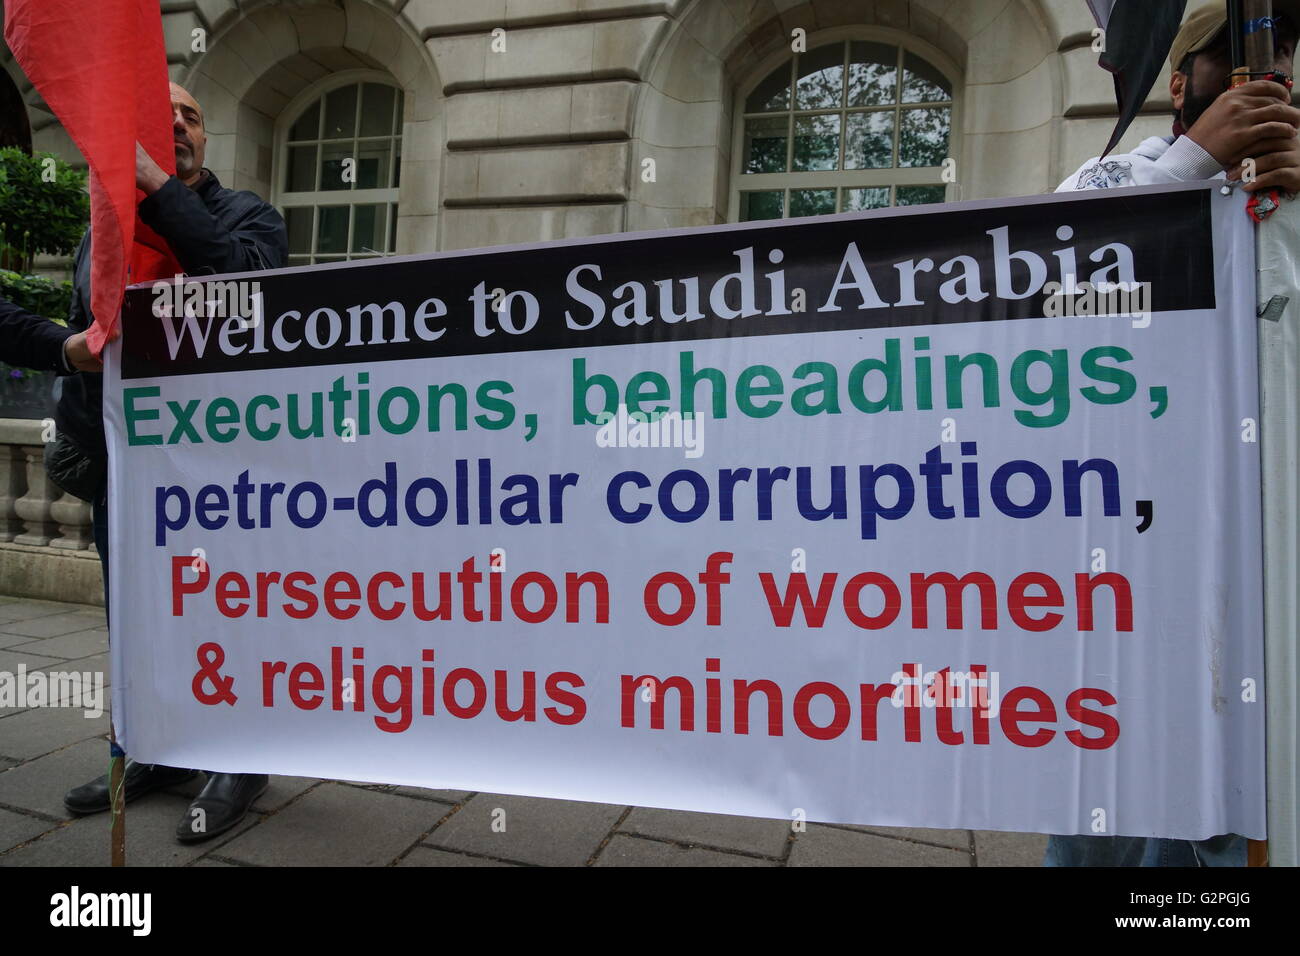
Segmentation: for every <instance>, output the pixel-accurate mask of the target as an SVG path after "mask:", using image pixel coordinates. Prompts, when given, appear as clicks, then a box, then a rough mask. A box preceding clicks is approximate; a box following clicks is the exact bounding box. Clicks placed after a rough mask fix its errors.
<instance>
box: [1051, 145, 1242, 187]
mask: <svg viewBox="0 0 1300 956" xmlns="http://www.w3.org/2000/svg"><path fill="white" fill-rule="evenodd" d="M1226 175H1227V174H1226V173H1225V172H1224V170H1223V166H1222V165H1220V163H1219V161H1218V160H1217V159H1215V158H1214V157H1213V156H1211V155H1210V154H1209V153H1207V152H1206V151H1205V150H1204V149H1203V148H1202V147H1201V146H1200V145H1199V144H1198V143H1197V142H1195V141H1194V140H1192V139H1189V138H1188V137H1186V136H1179V137H1178V138H1177V139H1174V137H1172V136H1168V137H1164V138H1162V137H1159V136H1152V137H1150V138H1149V139H1145V140H1143V141H1142V142H1141V143H1140V144H1138V147H1137V148H1136V149H1135V150H1133V152H1131V153H1122V154H1119V155H1112V156H1107V157H1106V158H1105V159H1099V158H1097V157H1093V158H1092V159H1090V160H1088V161H1087V162H1086V163H1084V164H1083V166H1081V167H1080V168H1079V171H1078V172H1076V173H1075V174H1074V175H1073V176H1071V177H1070V178H1069V179H1067V180H1066V181H1065V182H1063V183H1061V185H1060V186H1058V187H1056V191H1057V192H1058V193H1065V192H1073V191H1074V190H1076V189H1113V188H1115V187H1117V186H1155V185H1158V184H1160V183H1184V182H1193V181H1196V180H1201V179H1223V178H1225V176H1226Z"/></svg>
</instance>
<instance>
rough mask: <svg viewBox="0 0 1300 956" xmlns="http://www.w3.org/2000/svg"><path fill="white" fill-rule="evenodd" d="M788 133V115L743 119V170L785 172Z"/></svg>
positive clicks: (748, 171)
mask: <svg viewBox="0 0 1300 956" xmlns="http://www.w3.org/2000/svg"><path fill="white" fill-rule="evenodd" d="M789 135H790V117H789V116H774V117H772V118H771V119H768V118H767V117H763V118H762V119H749V120H745V172H747V173H783V172H785V149H786V140H787V138H788V137H789Z"/></svg>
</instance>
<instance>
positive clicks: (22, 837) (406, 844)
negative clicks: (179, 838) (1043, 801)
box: [0, 596, 1047, 867]
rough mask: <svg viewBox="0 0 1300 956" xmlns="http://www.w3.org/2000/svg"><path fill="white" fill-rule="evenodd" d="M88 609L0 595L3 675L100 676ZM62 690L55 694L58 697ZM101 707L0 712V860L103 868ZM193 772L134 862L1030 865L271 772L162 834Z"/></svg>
mask: <svg viewBox="0 0 1300 956" xmlns="http://www.w3.org/2000/svg"><path fill="white" fill-rule="evenodd" d="M107 642H108V632H107V630H106V629H105V627H104V612H103V610H102V609H100V608H94V607H84V606H81V605H75V604H58V603H53V602H46V601H30V600H23V599H16V598H8V597H3V596H0V671H10V672H12V671H14V670H15V669H16V668H17V666H18V665H19V664H25V665H26V666H27V668H28V670H29V671H30V670H35V669H42V670H61V671H82V672H86V671H88V672H92V673H103V680H104V687H105V698H107V688H108V684H109V681H108V676H109V675H108V674H107V673H106V669H107V666H108V661H107V655H106V652H107V648H108V643H107ZM64 696H66V695H64ZM107 729H108V717H107V714H104V715H101V716H98V717H95V718H92V719H87V718H86V717H85V716H83V714H82V712H81V711H80V710H79V709H72V708H68V707H31V708H27V709H18V708H0V866H107V865H108V828H109V820H108V815H107V814H98V815H95V816H90V817H73V816H72V815H71V814H69V813H68V812H67V811H66V810H65V809H64V808H63V793H64V791H65V790H67V789H68V788H69V787H72V786H76V785H78V784H81V783H84V782H86V781H87V780H89V779H91V778H92V777H95V776H97V775H98V774H101V773H103V772H104V770H105V766H106V763H107V760H106V758H107V751H108V748H107V745H106V743H105V734H106V733H107ZM201 786H202V782H201V779H195V780H192V781H189V782H187V783H185V784H182V785H179V786H176V787H172V788H170V789H168V790H166V791H160V792H156V793H152V794H149V795H147V796H145V797H142V798H140V799H139V800H137V801H134V802H133V803H132V804H131V805H130V807H129V808H128V810H127V861H128V862H129V863H132V864H135V865H143V866H392V865H396V866H602V867H603V866H1038V865H1040V864H1041V862H1042V858H1043V851H1044V848H1045V846H1046V843H1047V838H1046V837H1045V836H1042V835H1040V834H1034V833H1001V832H986V831H970V830H921V829H915V828H895V829H890V828H888V827H875V826H832V825H824V824H816V823H813V824H807V825H806V826H805V827H803V828H802V829H800V830H798V831H796V830H795V828H794V827H793V826H792V825H791V822H790V821H788V820H764V819H756V818H753V817H737V816H727V815H724V814H712V813H689V812H685V811H677V810H657V809H651V808H647V807H624V806H611V805H609V804H602V803H579V802H575V801H571V800H545V799H541V798H535V797H519V796H508V795H503V794H492V793H469V792H465V791H456V790H420V789H418V788H415V787H399V786H387V785H377V784H365V783H356V782H349V781H337V780H315V779H309V778H305V777H272V778H271V786H270V787H269V788H268V789H267V791H266V793H264V794H263V795H262V796H261V797H260V798H258V800H257V801H256V802H255V803H254V804H253V809H252V810H251V811H250V812H249V814H248V816H247V817H246V818H245V819H244V821H243V822H242V823H241V824H240V825H239V826H238V827H236V828H235V829H234V830H232V831H230V832H229V833H225V834H222V835H221V836H219V837H216V838H214V839H213V840H211V841H209V842H207V843H200V844H192V845H188V846H187V845H182V844H180V843H178V842H176V840H175V838H174V836H173V831H174V829H175V827H176V823H177V822H178V821H179V820H180V819H181V818H182V816H183V815H184V813H185V810H186V807H187V806H188V805H189V800H190V799H191V798H192V797H193V795H194V794H196V793H197V792H198V789H199V788H200V787H201Z"/></svg>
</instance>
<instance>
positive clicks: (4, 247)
mask: <svg viewBox="0 0 1300 956" xmlns="http://www.w3.org/2000/svg"><path fill="white" fill-rule="evenodd" d="M89 220H90V197H89V195H87V193H86V173H85V172H84V171H82V170H79V169H73V168H72V167H71V166H69V165H68V164H67V163H65V162H63V160H61V159H59V158H58V157H56V156H54V155H53V154H52V153H35V154H33V155H31V156H28V155H27V154H26V153H24V152H23V151H22V150H20V149H17V148H15V147H8V148H5V149H0V255H2V256H3V259H4V260H5V263H6V264H7V265H8V266H9V267H10V268H14V269H17V271H19V272H28V271H30V270H31V264H32V261H33V259H34V258H35V257H36V256H37V255H39V254H41V253H47V254H50V255H61V256H70V255H72V253H73V252H74V251H75V250H76V248H77V243H78V242H79V241H80V239H81V235H82V233H84V232H85V231H86V224H87V223H88V222H89ZM42 314H44V313H42ZM65 314H66V313H65Z"/></svg>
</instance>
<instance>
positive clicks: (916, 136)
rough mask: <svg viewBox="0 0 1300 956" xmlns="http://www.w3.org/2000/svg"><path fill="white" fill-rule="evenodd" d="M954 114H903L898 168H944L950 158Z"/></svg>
mask: <svg viewBox="0 0 1300 956" xmlns="http://www.w3.org/2000/svg"><path fill="white" fill-rule="evenodd" d="M951 112H952V111H951V110H950V109H949V108H948V107H946V106H941V107H939V108H937V109H920V110H903V111H902V128H901V129H900V130H899V133H898V165H900V166H942V165H943V161H944V159H946V158H947V156H948V126H949V123H950V115H951Z"/></svg>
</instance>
